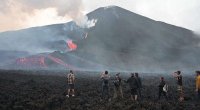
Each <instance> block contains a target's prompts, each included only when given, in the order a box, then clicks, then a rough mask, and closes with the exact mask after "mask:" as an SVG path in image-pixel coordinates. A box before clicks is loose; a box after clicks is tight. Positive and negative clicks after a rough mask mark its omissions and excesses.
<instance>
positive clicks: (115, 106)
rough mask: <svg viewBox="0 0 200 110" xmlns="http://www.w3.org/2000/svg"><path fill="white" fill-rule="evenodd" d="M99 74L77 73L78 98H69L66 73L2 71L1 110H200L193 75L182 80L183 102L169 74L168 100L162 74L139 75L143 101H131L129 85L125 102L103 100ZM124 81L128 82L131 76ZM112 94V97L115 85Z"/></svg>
mask: <svg viewBox="0 0 200 110" xmlns="http://www.w3.org/2000/svg"><path fill="white" fill-rule="evenodd" d="M99 75H100V74H99V73H92V72H76V77H77V79H76V91H77V92H76V96H75V97H73V98H72V97H70V98H66V97H65V91H66V88H67V83H66V77H65V73H64V72H58V71H57V72H56V71H3V70H1V71H0V110H200V102H198V101H197V100H196V99H195V96H196V93H195V92H194V90H195V83H194V82H195V80H194V76H192V75H191V76H190V75H187V76H186V75H185V76H184V77H183V81H184V91H185V101H183V102H179V101H178V100H177V97H178V94H177V92H176V83H175V80H174V79H173V78H172V77H171V76H170V75H163V76H164V77H165V79H166V82H167V83H168V84H169V93H168V96H169V100H165V99H164V98H163V99H161V100H157V93H158V87H157V85H158V82H159V77H160V76H161V75H160V74H154V75H152V74H142V75H141V74H140V75H141V78H142V81H143V85H144V86H143V89H142V94H143V100H140V101H138V102H133V101H131V100H130V92H129V88H128V85H127V84H123V91H124V95H125V96H124V97H125V98H124V99H115V100H114V99H112V100H111V101H110V102H106V101H101V100H100V96H101V80H100V79H99ZM112 76H113V75H112ZM122 78H123V79H127V78H128V74H126V75H123V76H122ZM111 85H112V83H111ZM110 92H111V95H113V86H111V91H110Z"/></svg>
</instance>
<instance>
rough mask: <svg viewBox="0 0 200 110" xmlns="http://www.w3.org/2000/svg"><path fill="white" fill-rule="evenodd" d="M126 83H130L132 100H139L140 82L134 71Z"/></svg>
mask: <svg viewBox="0 0 200 110" xmlns="http://www.w3.org/2000/svg"><path fill="white" fill-rule="evenodd" d="M126 83H128V84H129V87H130V89H131V100H135V101H137V99H138V95H137V89H138V87H139V84H138V82H137V80H136V78H135V76H134V74H133V73H132V74H131V77H130V78H129V79H128V80H127V81H126ZM133 97H134V98H133Z"/></svg>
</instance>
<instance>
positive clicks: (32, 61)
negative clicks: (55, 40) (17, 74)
mask: <svg viewBox="0 0 200 110" xmlns="http://www.w3.org/2000/svg"><path fill="white" fill-rule="evenodd" d="M16 62H17V64H18V65H23V66H33V65H37V66H40V67H46V66H47V65H46V64H45V57H43V56H39V57H31V58H19V59H17V61H16Z"/></svg>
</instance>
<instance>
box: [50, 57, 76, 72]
mask: <svg viewBox="0 0 200 110" xmlns="http://www.w3.org/2000/svg"><path fill="white" fill-rule="evenodd" d="M48 58H50V59H51V60H52V61H54V62H55V63H58V64H60V65H63V66H65V67H67V68H70V69H75V68H74V67H72V66H70V65H68V64H66V63H65V62H64V61H62V60H61V59H59V58H56V57H53V56H51V55H48Z"/></svg>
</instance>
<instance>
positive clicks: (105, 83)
mask: <svg viewBox="0 0 200 110" xmlns="http://www.w3.org/2000/svg"><path fill="white" fill-rule="evenodd" d="M101 79H102V96H101V98H102V99H106V100H109V101H110V93H109V92H110V90H109V89H110V88H109V80H110V76H109V75H108V71H105V72H104V73H103V74H102V75H101Z"/></svg>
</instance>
